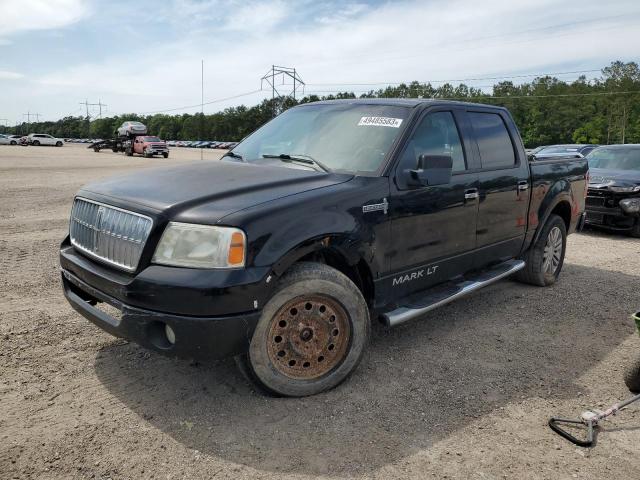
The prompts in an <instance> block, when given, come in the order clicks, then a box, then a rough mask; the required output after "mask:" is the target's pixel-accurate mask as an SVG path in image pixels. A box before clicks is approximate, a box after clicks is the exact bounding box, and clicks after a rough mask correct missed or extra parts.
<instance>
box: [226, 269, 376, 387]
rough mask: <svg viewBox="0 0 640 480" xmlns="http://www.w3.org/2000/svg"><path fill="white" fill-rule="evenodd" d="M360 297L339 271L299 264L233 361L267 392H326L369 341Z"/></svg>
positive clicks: (348, 371) (350, 368) (345, 373)
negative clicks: (243, 349)
mask: <svg viewBox="0 0 640 480" xmlns="http://www.w3.org/2000/svg"><path fill="white" fill-rule="evenodd" d="M369 330H370V321H369V311H368V308H367V304H366V302H365V300H364V298H363V296H362V293H361V292H360V290H358V288H357V287H356V286H355V285H354V283H353V282H352V281H351V280H349V278H347V277H346V276H345V275H344V274H342V273H341V272H339V271H337V270H335V269H333V268H331V267H328V266H326V265H323V264H318V263H300V264H297V265H295V266H294V267H292V269H291V271H290V272H288V273H287V274H286V275H285V276H284V277H283V278H282V280H281V281H280V284H279V285H278V290H277V292H276V293H275V295H274V296H273V297H272V298H271V300H269V302H267V304H266V305H265V308H264V310H263V311H262V316H261V317H260V320H259V321H258V325H257V327H256V330H255V332H254V334H253V338H252V340H251V345H250V347H249V353H248V354H246V355H243V356H240V357H238V358H237V362H238V365H239V367H240V369H241V370H242V372H243V373H244V374H245V376H246V377H247V378H248V379H249V380H250V381H252V382H253V383H254V384H255V385H256V386H257V387H258V388H260V389H262V390H264V391H267V392H269V393H272V394H276V395H282V396H292V397H301V396H307V395H314V394H316V393H320V392H322V391H325V390H329V389H331V388H333V387H335V386H336V385H338V384H339V383H341V382H342V381H343V380H344V379H345V378H347V377H348V376H349V375H350V374H351V373H352V372H353V371H354V370H355V369H356V367H357V366H358V364H359V363H360V360H361V358H362V355H363V353H364V350H365V347H366V345H367V343H368V340H369Z"/></svg>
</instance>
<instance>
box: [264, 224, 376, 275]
mask: <svg viewBox="0 0 640 480" xmlns="http://www.w3.org/2000/svg"><path fill="white" fill-rule="evenodd" d="M363 248H365V249H366V250H368V248H367V246H366V244H364V243H363V242H357V241H354V239H353V238H351V237H349V236H348V235H346V234H336V233H332V234H326V235H322V236H318V237H315V238H312V239H309V240H306V241H304V242H302V243H299V244H298V245H296V246H295V247H293V248H292V249H290V250H289V251H288V252H286V253H285V254H284V255H282V256H281V257H280V259H279V260H278V261H277V262H275V263H274V264H273V268H272V269H273V272H274V273H275V274H276V275H277V276H278V277H279V276H281V275H282V274H284V272H286V271H287V270H288V269H289V268H290V267H291V265H293V264H294V263H296V262H297V261H298V260H300V259H301V258H303V257H305V256H307V255H309V254H310V253H314V252H319V251H323V250H325V251H326V250H329V251H332V252H334V253H335V254H336V255H339V256H340V257H341V258H343V259H344V260H345V261H346V263H347V264H348V265H349V266H355V265H356V264H358V263H359V262H360V261H361V260H364V261H365V263H366V264H367V266H368V267H369V268H371V266H370V264H369V262H367V261H366V258H365V257H366V255H363V254H362V249H363Z"/></svg>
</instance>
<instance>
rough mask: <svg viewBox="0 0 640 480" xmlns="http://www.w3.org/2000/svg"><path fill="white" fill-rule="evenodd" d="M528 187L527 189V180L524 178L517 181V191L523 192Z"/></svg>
mask: <svg viewBox="0 0 640 480" xmlns="http://www.w3.org/2000/svg"><path fill="white" fill-rule="evenodd" d="M528 189H529V182H527V181H526V180H524V181H522V182H518V191H520V192H523V191H525V190H528Z"/></svg>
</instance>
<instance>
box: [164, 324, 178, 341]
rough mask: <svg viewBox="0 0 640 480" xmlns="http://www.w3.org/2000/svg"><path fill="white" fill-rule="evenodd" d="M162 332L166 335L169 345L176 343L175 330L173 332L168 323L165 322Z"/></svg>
mask: <svg viewBox="0 0 640 480" xmlns="http://www.w3.org/2000/svg"><path fill="white" fill-rule="evenodd" d="M164 334H165V335H166V336H167V340H169V343H170V344H171V345H173V344H175V343H176V332H174V331H173V328H171V327H170V326H169V325H166V324H165V326H164Z"/></svg>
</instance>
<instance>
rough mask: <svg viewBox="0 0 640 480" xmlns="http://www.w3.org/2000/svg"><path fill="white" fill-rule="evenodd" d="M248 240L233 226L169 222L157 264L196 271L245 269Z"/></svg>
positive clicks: (157, 249) (159, 250) (156, 257)
mask: <svg viewBox="0 0 640 480" xmlns="http://www.w3.org/2000/svg"><path fill="white" fill-rule="evenodd" d="M245 245H246V238H245V235H244V232H243V231H242V230H239V229H237V228H232V227H214V226H210V225H196V224H192V223H179V222H169V225H167V228H166V229H165V230H164V233H163V234H162V238H161V239H160V243H158V246H157V247H156V251H155V253H154V254H153V260H152V261H153V263H159V264H162V265H172V266H180V267H193V268H239V267H244V257H245Z"/></svg>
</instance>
